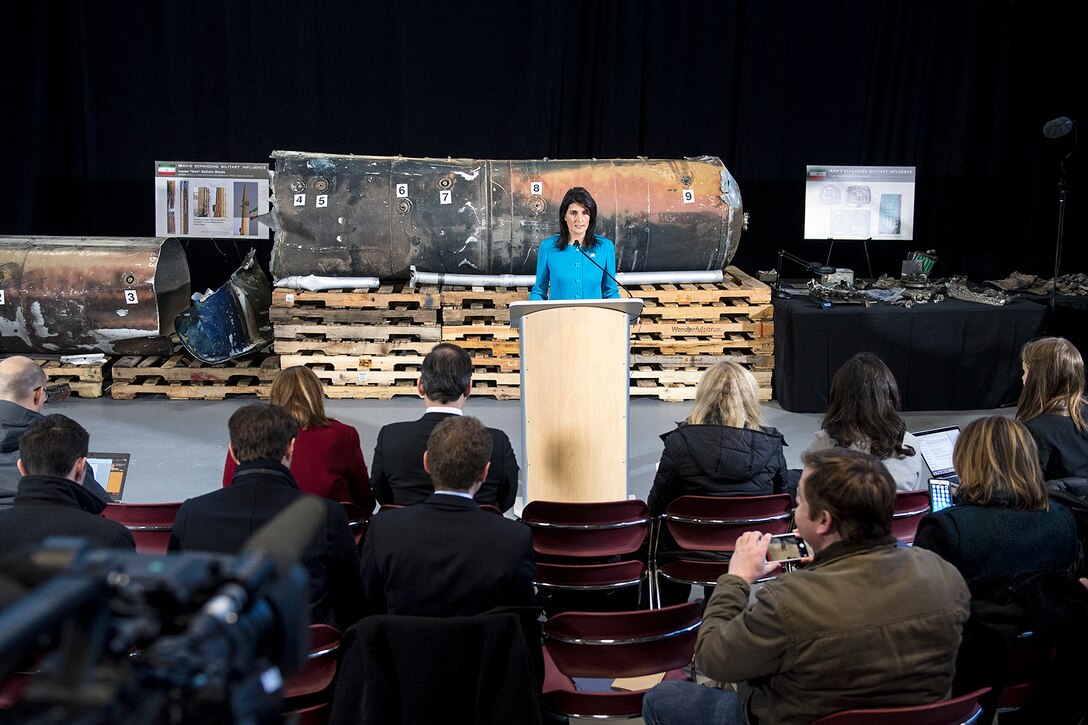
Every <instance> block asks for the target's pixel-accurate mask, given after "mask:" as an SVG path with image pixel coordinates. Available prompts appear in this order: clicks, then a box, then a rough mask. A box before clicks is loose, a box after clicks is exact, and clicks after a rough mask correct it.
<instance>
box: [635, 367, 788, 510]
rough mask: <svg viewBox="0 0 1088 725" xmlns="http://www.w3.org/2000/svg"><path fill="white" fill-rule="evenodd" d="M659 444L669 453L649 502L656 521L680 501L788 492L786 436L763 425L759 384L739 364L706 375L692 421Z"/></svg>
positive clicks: (660, 467)
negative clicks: (701, 497) (784, 443)
mask: <svg viewBox="0 0 1088 725" xmlns="http://www.w3.org/2000/svg"><path fill="white" fill-rule="evenodd" d="M661 439H662V440H663V441H665V451H664V452H663V453H662V454H661V462H660V463H659V464H658V466H657V475H656V476H655V478H654V485H653V487H652V488H651V489H650V496H649V500H648V504H649V507H650V513H652V514H654V515H655V516H659V515H661V514H663V513H665V509H666V508H668V505H669V504H670V503H672V502H673V501H674V500H675V499H677V498H679V497H680V496H689V495H696V496H748V495H760V494H770V493H783V492H785V491H786V488H787V486H786V459H785V456H783V454H782V446H783V440H782V434H781V433H779V432H778V431H777V430H775V429H774V428H771V427H767V426H764V425H763V416H762V414H761V413H760V410H759V390H758V387H757V385H756V379H755V378H754V377H752V374H751V373H750V372H748V371H747V370H746V369H744V368H743V367H741V366H740V365H738V364H737V363H734V362H720V363H718V364H717V365H715V366H714V367H712V368H710V369H709V370H707V371H706V372H705V373H703V376H702V378H701V379H700V380H699V387H698V388H697V389H696V392H695V406H694V407H693V409H692V411H691V415H690V416H688V419H687V420H686V421H684V422H683V423H681V424H680V425H679V426H677V428H676V429H675V430H673V431H670V432H668V433H665V434H664V435H662V436H661Z"/></svg>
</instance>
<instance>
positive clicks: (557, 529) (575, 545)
mask: <svg viewBox="0 0 1088 725" xmlns="http://www.w3.org/2000/svg"><path fill="white" fill-rule="evenodd" d="M521 520H522V521H524V522H525V523H526V524H528V525H529V526H530V528H532V531H533V550H534V551H536V552H537V553H538V554H546V555H549V556H568V557H580V558H587V557H601V556H619V555H621V554H630V553H632V552H635V551H638V549H639V547H641V546H642V542H643V541H644V540H645V539H646V534H647V532H648V530H649V527H650V511H649V509H648V508H646V504H645V502H643V501H639V500H637V499H630V500H626V501H605V502H596V503H561V502H556V501H532V502H530V503H529V504H528V505H527V506H526V507H525V509H524V510H523V511H522V513H521Z"/></svg>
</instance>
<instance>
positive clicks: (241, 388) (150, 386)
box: [110, 382, 272, 400]
mask: <svg viewBox="0 0 1088 725" xmlns="http://www.w3.org/2000/svg"><path fill="white" fill-rule="evenodd" d="M271 387H272V386H271V385H268V384H260V385H246V384H243V383H239V384H237V385H224V384H210V385H182V384H179V383H154V382H143V383H117V382H115V383H114V384H113V385H112V386H111V387H110V396H111V397H113V398H114V399H115V400H132V399H134V398H135V397H136V396H137V395H158V394H162V395H165V396H166V397H167V398H169V399H170V400H223V399H225V398H227V397H228V396H234V395H257V396H258V397H260V398H267V397H268V393H269V390H270V389H271Z"/></svg>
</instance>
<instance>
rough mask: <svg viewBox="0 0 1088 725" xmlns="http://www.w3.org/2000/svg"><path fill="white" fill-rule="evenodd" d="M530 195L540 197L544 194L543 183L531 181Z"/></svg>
mask: <svg viewBox="0 0 1088 725" xmlns="http://www.w3.org/2000/svg"><path fill="white" fill-rule="evenodd" d="M529 193H530V194H532V195H533V196H540V195H541V194H543V193H544V182H543V181H531V182H529Z"/></svg>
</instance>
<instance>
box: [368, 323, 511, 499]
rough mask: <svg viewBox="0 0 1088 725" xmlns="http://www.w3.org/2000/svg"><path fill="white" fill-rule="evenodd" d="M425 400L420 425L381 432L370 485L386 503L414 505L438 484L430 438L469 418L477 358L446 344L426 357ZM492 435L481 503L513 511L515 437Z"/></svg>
mask: <svg viewBox="0 0 1088 725" xmlns="http://www.w3.org/2000/svg"><path fill="white" fill-rule="evenodd" d="M418 387H419V397H421V398H423V402H424V404H425V405H426V411H425V412H424V414H423V417H422V418H420V419H419V420H413V421H410V422H405V423H390V424H389V425H386V426H383V427H382V429H381V430H380V431H378V444H377V445H376V446H375V447H374V459H373V460H372V461H371V464H372V467H371V471H370V486H371V488H373V490H374V495H375V496H377V498H378V501H379V502H380V503H393V504H398V505H400V506H411V505H412V504H417V503H419V502H420V501H424V500H426V499H427V497H428V496H430V495H431V493H432V492H433V491H434V484H433V483H432V482H431V477H430V476H429V475H428V474H427V471H425V470H424V469H423V451H424V450H426V448H427V437H428V436H429V435H430V434H431V431H433V430H434V428H435V426H436V425H438V424H439V423H440V422H441V421H443V420H446V419H448V418H449V417H450V416H453V415H461V414H462V413H463V410H464V407H465V402H466V401H467V400H468V396H469V395H470V394H471V392H472V358H471V357H469V354H468V353H467V352H465V351H464V350H463V349H461V348H460V347H458V346H457V345H453V344H451V343H448V342H444V343H442V344H440V345H435V347H434V349H433V350H431V351H430V352H429V353H427V356H426V357H424V358H423V370H422V371H421V373H420V376H419V383H418ZM488 431H490V433H491V467H490V470H489V473H488V474H487V480H485V481H484V482H483V485H482V486H481V487H480V490H479V492H478V493H477V494H476V501H477V502H479V503H482V504H490V505H492V506H497V507H498V508H499V509H500V510H501V511H508V510H509V509H510V507H511V506H513V505H514V498H515V497H516V496H517V494H518V462H517V459H516V458H514V449H513V447H512V446H511V445H510V438H509V437H508V436H507V435H506V434H505V433H503V432H502V431H501V430H497V429H495V428H488Z"/></svg>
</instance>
